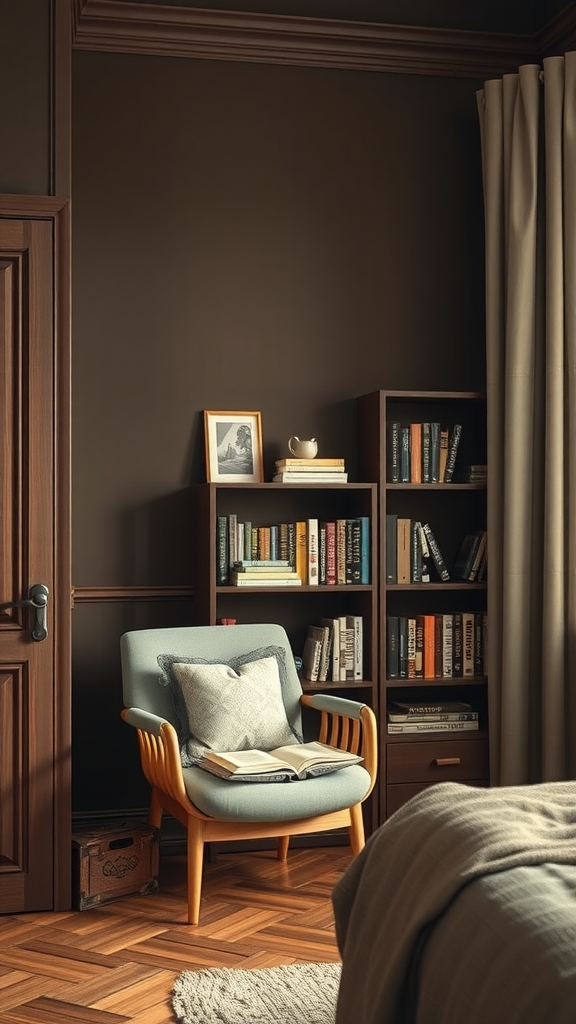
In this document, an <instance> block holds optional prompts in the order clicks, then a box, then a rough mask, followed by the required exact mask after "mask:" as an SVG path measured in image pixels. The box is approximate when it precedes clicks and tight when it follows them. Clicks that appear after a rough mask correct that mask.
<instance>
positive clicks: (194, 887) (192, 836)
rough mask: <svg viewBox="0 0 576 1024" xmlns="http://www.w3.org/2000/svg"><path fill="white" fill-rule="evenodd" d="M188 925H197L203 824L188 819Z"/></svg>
mask: <svg viewBox="0 0 576 1024" xmlns="http://www.w3.org/2000/svg"><path fill="white" fill-rule="evenodd" d="M187 847H188V856H187V876H188V924H198V921H199V919H200V897H201V895H202V869H203V867H204V864H203V861H204V822H203V821H200V820H199V819H198V818H193V817H192V816H189V817H188V843H187Z"/></svg>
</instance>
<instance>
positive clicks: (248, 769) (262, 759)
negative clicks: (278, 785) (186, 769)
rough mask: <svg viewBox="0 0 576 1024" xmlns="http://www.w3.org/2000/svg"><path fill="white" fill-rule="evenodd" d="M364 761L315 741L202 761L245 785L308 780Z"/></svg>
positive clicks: (213, 754)
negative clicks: (310, 776) (253, 782)
mask: <svg viewBox="0 0 576 1024" xmlns="http://www.w3.org/2000/svg"><path fill="white" fill-rule="evenodd" d="M360 761H362V758H361V757H360V756H359V755H358V754H350V753H349V752H348V751H347V750H340V749H339V748H337V747H332V746H330V745H329V744H327V743H320V742H319V741H318V740H313V741H312V742H310V743H290V744H288V745H287V746H284V747H276V748H275V749H274V750H227V751H223V752H222V753H216V752H215V751H212V750H209V751H207V752H206V753H205V754H204V755H203V756H202V757H201V758H200V760H199V761H198V767H199V768H204V769H205V770H206V771H208V772H211V773H212V774H213V775H218V777H219V778H222V779H235V780H240V781H243V782H246V781H258V780H259V779H260V778H261V777H266V779H267V781H270V779H269V777H270V776H273V777H274V779H278V781H280V780H283V779H289V780H294V781H296V780H298V779H305V778H306V777H307V775H309V774H312V775H314V774H319V775H320V774H325V773H327V772H331V771H337V770H338V769H339V768H345V767H346V766H348V765H351V764H359V763H360Z"/></svg>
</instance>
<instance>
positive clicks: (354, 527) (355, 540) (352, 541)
mask: <svg viewBox="0 0 576 1024" xmlns="http://www.w3.org/2000/svg"><path fill="white" fill-rule="evenodd" d="M345 572H346V583H359V582H360V523H359V522H358V520H357V519H347V520H346V570H345Z"/></svg>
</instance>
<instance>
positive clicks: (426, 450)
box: [421, 422, 432, 484]
mask: <svg viewBox="0 0 576 1024" xmlns="http://www.w3.org/2000/svg"><path fill="white" fill-rule="evenodd" d="M421 426H422V483H423V484H429V483H430V481H431V479H432V471H431V464H430V424H429V423H428V422H425V423H422V425H421Z"/></svg>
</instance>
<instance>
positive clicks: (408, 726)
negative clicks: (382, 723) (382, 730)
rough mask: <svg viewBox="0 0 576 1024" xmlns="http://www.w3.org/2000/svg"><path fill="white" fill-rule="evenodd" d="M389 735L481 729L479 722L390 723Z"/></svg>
mask: <svg viewBox="0 0 576 1024" xmlns="http://www.w3.org/2000/svg"><path fill="white" fill-rule="evenodd" d="M387 728H388V733H389V734H392V735H394V734H403V733H422V732H473V731H477V730H478V728H479V724H478V721H468V722H465V721H464V722H459V721H458V722H453V721H448V722H446V721H442V722H388V726H387Z"/></svg>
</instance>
